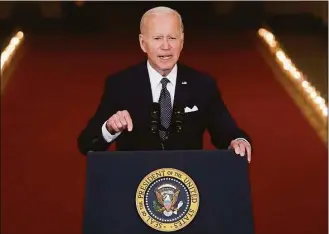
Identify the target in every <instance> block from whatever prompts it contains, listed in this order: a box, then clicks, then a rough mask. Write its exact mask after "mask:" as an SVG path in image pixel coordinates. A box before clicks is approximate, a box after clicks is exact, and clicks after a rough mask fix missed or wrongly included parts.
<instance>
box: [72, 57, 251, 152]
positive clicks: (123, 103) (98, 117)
mask: <svg viewBox="0 0 329 234" xmlns="http://www.w3.org/2000/svg"><path fill="white" fill-rule="evenodd" d="M177 66H178V71H177V82H176V90H175V97H174V106H178V107H182V108H185V107H189V108H192V107H193V106H197V108H198V111H195V112H190V113H185V115H184V120H183V131H182V132H181V133H176V132H173V133H172V134H171V135H170V136H169V138H168V140H167V141H166V144H165V149H166V150H199V149H202V147H203V134H204V132H205V130H206V129H207V130H208V131H209V133H210V136H211V142H212V144H213V145H214V146H215V147H216V148H217V149H227V148H228V147H229V145H230V142H231V141H232V140H234V139H236V138H245V139H246V140H248V141H249V143H251V139H250V138H249V136H248V135H247V134H246V133H245V132H244V131H243V130H242V129H241V128H239V127H238V125H237V124H236V122H235V120H234V119H233V118H232V116H231V115H230V113H229V111H228V109H227V108H226V106H225V104H224V102H223V100H222V97H221V95H220V92H219V90H218V88H217V84H216V82H215V80H214V79H213V78H211V77H210V76H208V75H206V74H204V73H201V72H199V71H196V70H195V69H192V68H190V67H188V66H186V65H183V64H181V63H178V64H177ZM152 104H153V98H152V90H151V85H150V81H149V75H148V71H147V64H146V61H144V62H142V63H140V64H137V65H135V66H133V67H130V68H128V69H125V70H123V71H120V72H119V73H117V74H115V75H112V76H110V77H108V78H107V80H106V85H105V90H104V93H103V95H102V98H101V101H100V104H99V106H98V108H97V110H96V113H95V114H94V116H93V117H92V118H91V119H90V120H89V121H88V123H87V125H86V127H85V128H84V129H83V130H82V132H81V134H80V136H79V137H78V148H79V151H80V152H81V153H82V154H87V153H88V151H105V150H107V149H108V148H109V146H110V144H112V143H107V142H106V141H105V140H104V138H103V136H102V130H101V128H102V125H103V124H104V122H105V121H106V120H107V119H109V118H110V117H111V116H112V115H113V114H115V113H116V112H117V111H120V110H127V111H128V112H129V113H130V115H131V118H132V121H133V130H132V131H131V132H128V131H124V132H122V133H121V134H120V135H119V136H118V137H117V138H116V139H115V140H114V142H116V148H117V150H130V151H134V150H161V149H162V147H161V142H160V138H159V135H157V134H153V133H152V132H151V130H150V125H151V124H150V123H151V115H150V113H151V111H152Z"/></svg>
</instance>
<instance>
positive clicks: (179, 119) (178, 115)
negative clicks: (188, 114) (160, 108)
mask: <svg viewBox="0 0 329 234" xmlns="http://www.w3.org/2000/svg"><path fill="white" fill-rule="evenodd" d="M173 112H174V128H175V131H176V132H177V133H181V132H183V122H184V116H185V112H184V108H182V107H179V106H175V107H174V111H173Z"/></svg>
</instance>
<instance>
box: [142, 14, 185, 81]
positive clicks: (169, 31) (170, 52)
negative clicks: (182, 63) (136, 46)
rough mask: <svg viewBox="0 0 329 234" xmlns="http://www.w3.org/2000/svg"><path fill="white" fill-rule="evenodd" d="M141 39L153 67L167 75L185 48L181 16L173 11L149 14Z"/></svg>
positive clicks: (143, 48)
mask: <svg viewBox="0 0 329 234" xmlns="http://www.w3.org/2000/svg"><path fill="white" fill-rule="evenodd" d="M139 41H140V46H141V48H142V50H143V51H144V52H145V53H146V54H147V56H148V59H149V61H150V64H151V65H152V67H153V68H154V69H155V70H156V71H158V72H159V73H161V74H162V75H163V76H165V75H167V74H168V73H169V72H170V71H171V69H172V68H173V67H174V65H175V64H176V62H177V61H178V59H179V55H180V53H181V51H182V49H183V42H184V34H183V32H182V29H181V25H180V22H179V18H178V17H177V15H175V14H172V13H166V14H156V15H155V14H153V15H149V16H148V18H147V19H146V21H145V25H144V30H143V31H142V34H141V35H140V37H139Z"/></svg>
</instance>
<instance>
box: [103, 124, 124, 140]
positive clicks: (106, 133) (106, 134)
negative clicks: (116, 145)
mask: <svg viewBox="0 0 329 234" xmlns="http://www.w3.org/2000/svg"><path fill="white" fill-rule="evenodd" d="M106 123H107V121H105V123H104V124H103V126H102V135H103V138H104V140H105V141H106V142H108V143H110V142H112V141H114V140H115V139H116V138H117V137H118V136H119V135H120V133H121V132H117V133H115V134H114V135H112V134H111V133H109V131H108V130H107V128H106Z"/></svg>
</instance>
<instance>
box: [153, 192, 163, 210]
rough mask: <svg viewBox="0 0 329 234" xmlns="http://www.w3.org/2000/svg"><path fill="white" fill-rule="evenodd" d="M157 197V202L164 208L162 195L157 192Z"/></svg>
mask: <svg viewBox="0 0 329 234" xmlns="http://www.w3.org/2000/svg"><path fill="white" fill-rule="evenodd" d="M155 195H156V196H157V200H158V202H159V204H160V205H161V206H163V200H162V195H161V194H160V193H159V192H158V191H155Z"/></svg>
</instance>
